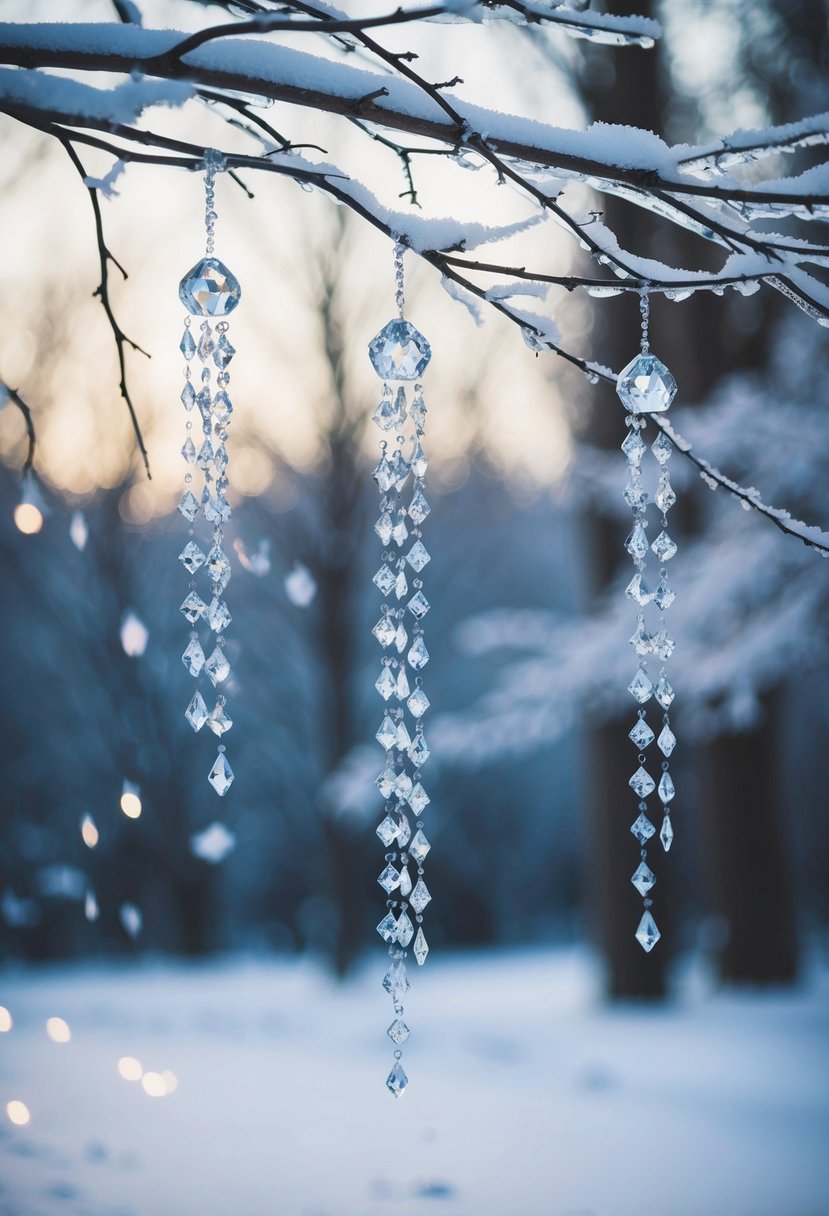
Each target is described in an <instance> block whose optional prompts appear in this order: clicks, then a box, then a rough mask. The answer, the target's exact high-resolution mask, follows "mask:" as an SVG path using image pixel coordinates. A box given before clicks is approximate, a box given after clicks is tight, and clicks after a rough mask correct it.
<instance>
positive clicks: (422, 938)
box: [412, 929, 429, 967]
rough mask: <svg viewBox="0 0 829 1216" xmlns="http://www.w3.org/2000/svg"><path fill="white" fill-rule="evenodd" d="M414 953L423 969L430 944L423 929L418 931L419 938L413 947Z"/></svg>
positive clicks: (416, 938) (415, 940) (417, 937)
mask: <svg viewBox="0 0 829 1216" xmlns="http://www.w3.org/2000/svg"><path fill="white" fill-rule="evenodd" d="M412 953H413V954H414V956H415V958H416V959H417V965H418V967H422V966H423V964H424V963H425V962H426V956H427V955H428V953H429V943H428V942H427V941H426V934H425V933H424V932H423V930H422V929H418V931H417V936H416V937H415V939H414V945H413V946H412Z"/></svg>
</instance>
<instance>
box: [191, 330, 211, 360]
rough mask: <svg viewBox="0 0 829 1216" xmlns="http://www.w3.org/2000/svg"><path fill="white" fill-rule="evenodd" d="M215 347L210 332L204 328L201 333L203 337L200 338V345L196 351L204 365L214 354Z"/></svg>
mask: <svg viewBox="0 0 829 1216" xmlns="http://www.w3.org/2000/svg"><path fill="white" fill-rule="evenodd" d="M214 345H215V344H214V342H213V339H212V338H211V336H210V330H209V329H204V328H203V329H202V331H201V337H200V338H199V344H198V346H197V347H196V351H197V352H198V356H199V358H200V359H201V361H202V363H206V362H207V360H208V359H209V358H210V356H211V355H212V354H213V348H214Z"/></svg>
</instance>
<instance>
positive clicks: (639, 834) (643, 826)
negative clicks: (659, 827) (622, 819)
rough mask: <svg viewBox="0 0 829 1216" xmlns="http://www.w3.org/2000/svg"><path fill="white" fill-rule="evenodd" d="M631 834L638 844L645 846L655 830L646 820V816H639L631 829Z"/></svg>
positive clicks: (648, 820)
mask: <svg viewBox="0 0 829 1216" xmlns="http://www.w3.org/2000/svg"><path fill="white" fill-rule="evenodd" d="M630 830H631V832H632V833H633V835H634V836H635V837H636V839H637V840H638V841H639V843H640V844H645V842H646V841H648V840H650V838H651V836H653V834H654V832H655V831H656V828H655V827H654V826H653V824H652V823H651V821H650V819H648V817H647V815H640V816H639V818H638V819H637V820H636V822H635V823H634V824H633V825H632V827H631V829H630Z"/></svg>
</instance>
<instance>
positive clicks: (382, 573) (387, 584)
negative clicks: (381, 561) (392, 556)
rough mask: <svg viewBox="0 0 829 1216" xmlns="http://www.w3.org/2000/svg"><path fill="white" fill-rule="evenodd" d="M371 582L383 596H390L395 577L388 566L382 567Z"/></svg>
mask: <svg viewBox="0 0 829 1216" xmlns="http://www.w3.org/2000/svg"><path fill="white" fill-rule="evenodd" d="M371 581H372V582H373V583H374V585H375V587H377V589H378V590H379V591H380V592H382V594H383V595H388V593H389V592H390V591H391V589H392V587H393V586H394V583H395V576H394V574H393V573H392V572H391V570H389V568H388V566H386V565H382V566H381V567H380V569H379V570H378V571H377V573H376V574H375V576H374V578H373V579H372V580H371Z"/></svg>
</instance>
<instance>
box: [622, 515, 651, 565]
mask: <svg viewBox="0 0 829 1216" xmlns="http://www.w3.org/2000/svg"><path fill="white" fill-rule="evenodd" d="M625 548H626V549H627V551H628V553H629V554H630V556H631V557H632V558H633V559H634V561H637V560H638V561H641V559H642V558H643V557H644V556H645V554H646V553H647V551H648V538H647V536H645V529H644V527H643V526H642V524H641V523H637V524H636V525H635V526H634V528H633V531H632V532H631V533H630V535H629V536H628V538H627V540H626V541H625ZM654 552H655V550H654Z"/></svg>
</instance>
